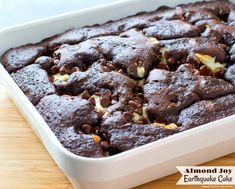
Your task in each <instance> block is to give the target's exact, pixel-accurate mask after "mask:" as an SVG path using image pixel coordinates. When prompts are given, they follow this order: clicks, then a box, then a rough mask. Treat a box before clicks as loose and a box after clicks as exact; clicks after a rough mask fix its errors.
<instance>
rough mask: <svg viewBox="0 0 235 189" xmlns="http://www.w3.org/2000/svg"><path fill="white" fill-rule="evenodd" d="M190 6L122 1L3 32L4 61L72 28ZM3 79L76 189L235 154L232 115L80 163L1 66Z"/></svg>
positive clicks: (115, 187) (104, 187)
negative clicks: (20, 49)
mask: <svg viewBox="0 0 235 189" xmlns="http://www.w3.org/2000/svg"><path fill="white" fill-rule="evenodd" d="M189 2H195V1H193V0H190V1H183V0H178V1H176V0H168V1H161V0H148V1H146V0H122V1H119V2H115V3H109V4H106V5H103V6H99V7H94V8H90V9H86V10H82V11H77V12H71V13H68V14H63V15H59V16H55V17H51V18H47V19H42V20H38V21H34V22H30V23H27V24H22V25H18V26H14V27H9V28H6V29H4V30H1V31H0V55H1V54H2V53H3V52H5V51H6V50H7V49H9V48H11V47H16V46H19V45H23V44H26V43H34V42H38V41H40V40H42V39H44V38H46V37H50V36H52V35H55V34H58V33H60V32H63V31H65V30H67V29H69V28H72V27H81V26H84V25H91V24H97V23H104V22H106V21H109V20H116V19H119V18H122V17H125V16H128V15H132V14H135V13H138V12H141V11H151V10H155V9H156V8H158V7H159V6H162V5H166V6H175V5H177V4H181V3H189ZM117 10H118V11H117ZM0 77H1V81H2V82H3V84H4V85H5V86H6V89H7V91H8V93H9V95H10V97H11V98H12V99H13V101H14V102H15V104H16V105H17V107H18V108H19V110H20V111H21V112H22V114H23V115H24V117H25V119H26V120H27V121H28V122H29V124H30V125H31V127H32V129H33V130H34V131H35V133H36V134H37V136H38V137H39V138H40V139H41V141H42V142H43V144H44V145H45V147H46V149H47V150H48V152H49V153H50V155H51V156H52V158H53V159H54V160H55V162H56V164H57V165H58V167H59V168H60V169H61V170H62V171H63V173H64V174H65V175H66V176H67V177H68V179H69V180H70V181H71V183H72V185H73V187H74V188H76V189H78V188H85V189H88V188H89V189H94V188H96V189H110V188H112V189H120V188H131V187H134V186H137V185H140V184H143V183H146V182H149V181H152V180H155V179H158V178H160V177H163V176H166V175H169V174H171V173H174V172H176V171H177V169H176V166H178V165H197V164H200V163H203V162H206V161H209V160H212V159H215V158H217V157H220V156H223V155H226V154H229V153H232V152H235V134H234V133H235V115H234V116H230V117H227V118H224V119H221V120H218V121H214V122H211V123H208V124H205V125H203V126H200V127H197V128H194V129H191V130H188V131H185V132H182V133H178V134H175V135H173V136H170V137H167V138H164V139H161V140H159V141H156V142H152V143H150V144H147V145H144V146H141V147H138V148H136V149H132V150H129V151H126V152H123V153H121V154H118V155H115V156H111V157H106V158H99V159H92V158H85V157H80V156H77V155H74V154H72V153H70V152H69V151H67V150H66V149H65V148H64V147H63V146H62V145H61V144H60V142H59V141H58V140H57V138H56V137H55V135H54V134H53V132H52V131H51V130H50V128H49V127H48V125H47V124H46V122H45V121H44V120H43V119H42V117H41V116H40V115H39V113H38V112H37V110H36V109H35V108H34V106H33V105H32V104H31V103H30V101H29V100H28V99H27V97H26V96H25V95H24V94H23V92H22V91H21V90H20V89H19V87H18V86H17V85H16V83H15V82H14V81H13V79H12V78H11V76H10V75H9V74H8V73H7V71H6V70H5V69H4V68H3V66H2V65H0Z"/></svg>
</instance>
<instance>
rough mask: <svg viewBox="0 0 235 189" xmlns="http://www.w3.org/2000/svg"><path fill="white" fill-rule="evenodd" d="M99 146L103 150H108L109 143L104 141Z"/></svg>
mask: <svg viewBox="0 0 235 189" xmlns="http://www.w3.org/2000/svg"><path fill="white" fill-rule="evenodd" d="M100 145H101V146H102V147H103V149H104V150H108V149H109V142H108V141H106V140H104V141H101V142H100Z"/></svg>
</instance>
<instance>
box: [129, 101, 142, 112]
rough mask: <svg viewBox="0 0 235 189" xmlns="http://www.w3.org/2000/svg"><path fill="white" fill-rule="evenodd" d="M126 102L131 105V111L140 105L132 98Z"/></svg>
mask: <svg viewBox="0 0 235 189" xmlns="http://www.w3.org/2000/svg"><path fill="white" fill-rule="evenodd" d="M128 104H129V106H130V107H131V110H133V111H134V110H136V109H137V108H138V107H139V105H140V104H139V103H138V102H135V101H133V100H131V101H129V102H128Z"/></svg>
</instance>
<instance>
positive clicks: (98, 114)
mask: <svg viewBox="0 0 235 189" xmlns="http://www.w3.org/2000/svg"><path fill="white" fill-rule="evenodd" d="M96 113H97V116H98V118H102V117H103V115H104V112H103V111H100V110H97V111H96Z"/></svg>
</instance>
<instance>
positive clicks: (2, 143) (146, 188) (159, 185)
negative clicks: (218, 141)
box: [0, 84, 235, 189]
mask: <svg viewBox="0 0 235 189" xmlns="http://www.w3.org/2000/svg"><path fill="white" fill-rule="evenodd" d="M205 165H220V166H223V165H224V166H226V165H227V166H235V154H231V155H228V156H226V157H222V158H219V159H217V160H214V161H211V162H209V163H206V164H205ZM179 178H180V174H179V173H178V174H174V175H171V176H168V177H165V178H162V179H159V180H156V181H153V182H151V183H148V184H145V185H142V186H139V187H136V189H175V188H187V189H190V188H201V187H191V186H190V187H189V186H186V187H183V186H176V185H175V183H176V182H177V181H178V179H179ZM49 188H51V189H72V186H71V185H70V183H69V182H68V180H67V179H66V178H65V176H64V175H63V174H62V172H61V171H60V170H59V169H58V167H57V166H56V165H55V163H54V161H53V160H52V159H51V157H50V156H49V154H48V153H47V151H46V150H45V148H44V147H43V145H42V144H41V142H40V141H39V140H38V138H36V136H35V134H34V133H33V131H32V130H31V128H30V126H29V125H28V124H27V122H26V121H25V120H24V118H23V117H22V115H21V114H20V112H19V111H18V110H17V109H16V107H15V105H14V104H13V102H12V101H11V100H10V98H9V97H8V96H7V94H6V91H5V88H4V87H3V86H2V85H1V84H0V189H49ZM230 188H232V187H230ZM233 188H235V187H233Z"/></svg>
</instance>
